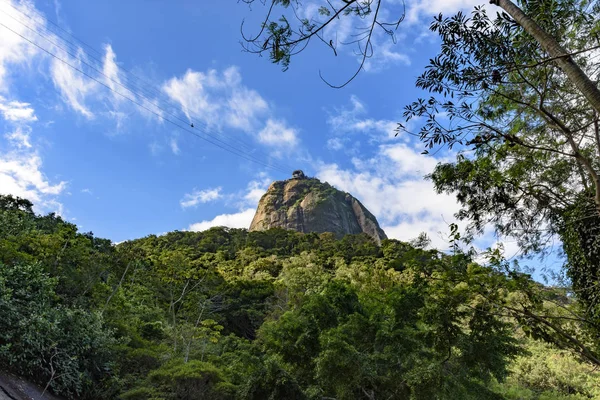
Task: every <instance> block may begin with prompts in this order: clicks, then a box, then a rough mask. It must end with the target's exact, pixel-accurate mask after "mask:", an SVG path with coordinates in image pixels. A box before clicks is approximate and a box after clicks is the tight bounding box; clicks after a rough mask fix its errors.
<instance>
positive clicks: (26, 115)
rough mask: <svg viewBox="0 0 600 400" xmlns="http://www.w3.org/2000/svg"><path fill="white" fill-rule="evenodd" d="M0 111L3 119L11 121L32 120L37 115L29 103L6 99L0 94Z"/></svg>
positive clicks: (35, 118) (35, 119) (34, 119)
mask: <svg viewBox="0 0 600 400" xmlns="http://www.w3.org/2000/svg"><path fill="white" fill-rule="evenodd" d="M0 112H1V113H2V115H3V116H4V119H5V120H7V121H11V122H25V123H27V122H34V121H37V119H38V118H37V116H36V115H35V111H34V109H33V107H31V104H29V103H23V102H20V101H15V100H13V101H7V100H6V99H5V98H4V97H2V96H0Z"/></svg>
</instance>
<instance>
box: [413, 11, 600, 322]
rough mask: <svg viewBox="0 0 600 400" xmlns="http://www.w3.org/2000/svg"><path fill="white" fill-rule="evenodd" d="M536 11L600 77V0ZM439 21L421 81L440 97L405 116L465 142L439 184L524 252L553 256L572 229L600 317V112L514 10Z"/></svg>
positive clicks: (577, 277)
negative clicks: (433, 53)
mask: <svg viewBox="0 0 600 400" xmlns="http://www.w3.org/2000/svg"><path fill="white" fill-rule="evenodd" d="M526 11H527V12H528V13H529V14H532V15H533V14H535V15H545V16H546V18H540V21H539V24H540V25H541V26H542V27H543V28H544V29H545V30H547V31H549V32H551V33H552V35H553V36H556V37H563V38H565V41H566V42H568V43H569V47H570V48H571V50H572V52H573V53H574V55H573V56H572V57H573V58H574V59H576V60H577V62H578V64H580V65H582V66H583V68H584V70H585V71H586V73H587V74H589V75H590V76H592V75H596V74H597V73H598V66H597V64H595V63H593V62H592V60H593V59H592V58H591V54H590V49H595V48H597V47H598V46H599V43H600V38H599V36H598V23H597V19H598V15H599V14H598V13H599V12H600V11H599V7H598V4H597V3H594V4H592V5H589V4H587V3H584V2H579V1H560V2H544V1H538V2H535V3H529V4H528V5H527V8H526ZM431 28H432V30H433V31H435V32H437V33H438V34H439V35H440V37H441V39H442V47H441V52H440V54H439V55H438V56H437V57H435V58H434V59H433V60H432V61H431V63H430V65H429V66H428V67H427V70H426V72H425V73H423V74H422V75H421V76H420V77H419V78H418V80H417V85H418V86H419V87H421V88H423V89H426V90H428V91H430V92H432V93H433V95H432V96H431V97H430V98H429V99H419V100H418V101H415V102H414V103H412V104H410V105H409V106H407V107H406V110H405V116H406V118H407V120H410V119H411V118H415V117H416V118H422V120H423V121H424V123H423V124H422V125H421V127H420V130H419V131H418V132H417V133H413V132H411V133H413V134H416V135H417V136H418V137H419V138H420V139H421V140H422V141H423V142H424V143H425V144H426V146H427V149H428V150H429V149H432V148H434V147H436V146H448V147H450V148H452V147H453V146H459V147H461V149H462V150H463V151H462V152H461V154H459V156H458V158H457V161H456V163H446V164H442V165H439V166H438V167H437V168H436V170H435V171H434V173H433V174H432V175H431V178H432V179H433V181H434V183H435V186H436V188H437V190H438V191H440V192H442V191H444V192H448V193H455V194H456V195H457V199H458V200H459V202H460V203H461V204H462V208H461V210H460V212H459V214H458V216H459V218H462V219H465V220H468V221H470V225H469V229H470V232H471V233H481V232H482V231H483V230H484V229H485V228H486V227H488V226H489V225H490V224H491V225H492V226H494V227H495V229H496V232H497V233H498V234H500V235H502V236H511V237H515V238H516V239H517V240H518V243H519V245H520V246H521V249H522V250H523V252H524V253H536V252H537V253H539V252H541V253H544V252H545V251H547V250H548V249H550V246H551V244H552V242H553V241H555V240H556V238H557V237H560V238H561V239H562V241H563V243H564V249H565V251H566V254H567V256H568V261H569V264H568V268H567V271H568V274H569V276H570V278H571V279H572V281H573V284H574V288H575V289H576V290H577V291H578V294H579V297H580V298H581V299H583V300H584V301H585V302H586V303H587V304H588V305H589V306H590V308H589V311H590V313H591V317H593V318H598V317H599V314H598V304H599V303H598V300H600V297H599V293H600V290H599V288H598V287H597V286H595V285H593V282H595V281H597V279H598V276H599V270H598V267H597V266H598V263H597V262H596V260H597V259H598V254H599V250H600V247H599V246H598V244H599V243H598V232H597V228H596V227H597V226H598V221H600V219H599V216H600V182H599V181H598V177H599V173H600V169H599V167H600V164H599V162H598V161H599V160H600V131H599V128H598V113H597V112H596V110H595V109H594V108H593V107H592V106H591V105H590V103H589V102H588V100H587V98H586V96H584V95H583V94H582V93H581V92H580V90H579V88H578V87H577V86H576V85H575V84H573V83H572V81H570V80H569V79H567V77H566V76H565V75H564V74H563V73H562V72H561V70H560V69H559V67H557V66H555V65H554V64H553V63H552V62H551V61H552V58H547V55H546V53H545V51H544V49H543V47H542V46H541V45H540V44H539V43H538V42H537V41H535V40H534V39H533V38H531V37H530V36H529V35H528V34H527V32H525V31H524V30H523V29H521V28H520V26H519V25H515V24H514V22H513V20H512V19H511V18H510V17H509V16H508V15H499V16H498V17H497V18H496V19H494V20H492V19H490V18H489V17H488V15H487V13H486V12H485V10H484V9H483V8H477V9H476V10H475V11H474V12H473V13H472V15H471V16H470V17H467V16H465V15H463V14H461V13H459V14H457V15H456V16H454V17H452V18H443V17H442V16H439V17H437V18H436V19H435V21H434V23H433V24H432V26H431ZM567 105H568V106H567ZM442 113H444V114H445V116H447V117H445V116H442V115H441V114H442ZM428 150H426V151H425V152H428Z"/></svg>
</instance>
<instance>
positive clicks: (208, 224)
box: [188, 208, 255, 232]
mask: <svg viewBox="0 0 600 400" xmlns="http://www.w3.org/2000/svg"><path fill="white" fill-rule="evenodd" d="M254 213H255V209H254V208H248V209H246V210H243V211H240V212H238V213H234V214H221V215H217V216H216V217H215V218H213V219H211V220H210V221H202V222H196V223H194V224H191V225H190V226H189V228H188V229H189V230H190V231H194V232H199V231H204V230H207V229H209V228H212V227H214V226H226V227H229V228H248V227H249V226H250V223H251V222H252V218H254Z"/></svg>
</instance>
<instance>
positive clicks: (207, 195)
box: [179, 187, 223, 208]
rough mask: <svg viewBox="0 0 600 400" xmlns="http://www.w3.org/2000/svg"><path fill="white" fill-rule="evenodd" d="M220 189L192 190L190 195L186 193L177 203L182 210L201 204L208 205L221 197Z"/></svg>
mask: <svg viewBox="0 0 600 400" xmlns="http://www.w3.org/2000/svg"><path fill="white" fill-rule="evenodd" d="M221 190H222V188H221V187H218V188H213V189H205V190H194V191H193V192H192V193H186V194H185V195H184V196H183V199H181V201H180V202H179V204H180V205H181V207H182V208H188V207H195V206H197V205H198V204H201V203H208V202H211V201H215V200H218V199H220V198H222V197H223V195H222V194H221Z"/></svg>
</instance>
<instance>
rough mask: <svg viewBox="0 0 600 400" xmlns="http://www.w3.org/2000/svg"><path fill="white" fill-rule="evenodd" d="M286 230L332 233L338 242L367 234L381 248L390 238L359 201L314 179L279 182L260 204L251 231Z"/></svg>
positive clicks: (270, 187) (272, 185)
mask: <svg viewBox="0 0 600 400" xmlns="http://www.w3.org/2000/svg"><path fill="white" fill-rule="evenodd" d="M269 228H284V229H291V230H295V231H298V232H304V233H308V232H318V233H322V232H333V233H334V234H335V235H336V236H337V237H338V238H339V237H342V236H344V235H346V234H357V233H361V232H364V233H366V234H368V235H369V236H371V237H372V238H373V239H374V240H375V241H376V242H377V243H378V244H380V243H381V241H382V240H383V239H386V238H387V236H386V235H385V232H383V230H382V229H381V228H380V227H379V224H378V223H377V219H375V216H374V215H373V214H371V213H370V212H369V210H367V209H366V208H365V207H364V206H363V205H362V204H361V203H360V202H359V201H358V200H356V199H355V198H354V197H352V196H351V195H350V194H348V193H344V192H341V191H339V190H337V189H335V188H334V187H332V186H331V185H329V184H328V183H322V182H321V181H319V180H318V179H314V178H304V177H302V178H294V179H288V180H286V181H276V182H273V183H272V184H271V186H269V189H268V190H267V193H265V194H264V195H263V197H262V198H261V199H260V202H259V203H258V208H257V209H256V214H255V215H254V219H253V220H252V224H250V230H251V231H260V230H266V229H269Z"/></svg>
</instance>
